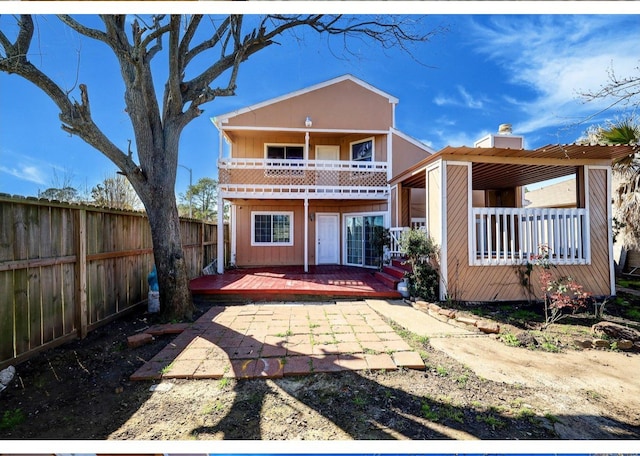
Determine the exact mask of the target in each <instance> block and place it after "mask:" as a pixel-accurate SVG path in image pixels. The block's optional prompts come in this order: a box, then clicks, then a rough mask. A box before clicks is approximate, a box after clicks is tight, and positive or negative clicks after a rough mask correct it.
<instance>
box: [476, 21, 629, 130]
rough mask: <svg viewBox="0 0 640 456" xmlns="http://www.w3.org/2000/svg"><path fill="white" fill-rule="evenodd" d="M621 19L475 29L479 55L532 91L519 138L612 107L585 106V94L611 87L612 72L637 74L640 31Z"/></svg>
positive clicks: (518, 23) (497, 24)
mask: <svg viewBox="0 0 640 456" xmlns="http://www.w3.org/2000/svg"><path fill="white" fill-rule="evenodd" d="M623 19H624V17H621V16H613V15H612V16H593V15H590V16H555V15H545V16H498V17H494V18H493V19H492V21H491V22H490V23H489V24H488V25H481V24H479V23H474V24H473V26H472V37H473V40H474V42H475V43H481V44H480V45H479V50H480V52H482V53H485V54H487V55H488V56H489V57H490V58H491V59H493V60H495V61H496V62H497V63H498V64H499V65H500V66H502V67H503V68H504V69H505V70H507V71H508V72H509V73H510V75H511V82H513V83H516V84H519V85H523V86H526V87H528V88H529V89H531V90H532V91H533V92H534V93H535V96H534V98H533V99H532V100H530V101H527V102H524V103H520V107H521V109H522V112H524V113H525V114H526V119H525V120H524V121H523V122H521V123H519V124H518V132H519V133H529V132H533V131H535V130H536V129H539V128H543V127H549V126H560V125H564V124H568V123H571V122H577V121H579V120H582V119H584V118H585V117H587V116H588V115H590V114H592V113H594V112H597V111H598V110H599V109H601V108H603V107H604V106H605V105H607V104H608V103H607V102H606V101H597V102H591V103H584V101H583V100H582V99H580V97H579V95H580V94H581V93H585V92H590V91H595V90H597V89H598V88H599V87H601V86H602V85H605V84H606V83H607V82H608V73H607V72H608V70H610V69H611V68H613V69H614V70H615V72H616V74H619V75H631V74H636V73H637V71H636V70H635V68H637V67H638V65H639V59H638V55H637V53H635V52H630V50H631V49H636V48H637V43H638V42H639V41H640V31H639V29H638V27H637V23H636V24H635V27H634V26H633V22H627V23H620V21H621V20H623Z"/></svg>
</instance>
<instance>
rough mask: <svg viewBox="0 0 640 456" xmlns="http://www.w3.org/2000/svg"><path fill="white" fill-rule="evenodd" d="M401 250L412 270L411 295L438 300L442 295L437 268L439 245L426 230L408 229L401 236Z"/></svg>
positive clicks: (408, 274)
mask: <svg viewBox="0 0 640 456" xmlns="http://www.w3.org/2000/svg"><path fill="white" fill-rule="evenodd" d="M400 252H401V253H402V254H403V255H405V256H406V257H407V260H406V261H407V263H409V264H410V265H411V268H412V272H410V273H407V276H406V277H407V278H408V282H409V283H408V288H409V293H410V294H411V296H414V297H420V298H423V299H425V300H427V301H436V300H438V298H439V296H440V274H439V272H438V269H437V259H438V258H437V257H438V246H437V245H436V244H435V242H433V239H432V238H431V237H430V236H429V235H428V234H427V232H426V231H424V230H420V229H417V230H408V231H405V232H403V233H402V236H400Z"/></svg>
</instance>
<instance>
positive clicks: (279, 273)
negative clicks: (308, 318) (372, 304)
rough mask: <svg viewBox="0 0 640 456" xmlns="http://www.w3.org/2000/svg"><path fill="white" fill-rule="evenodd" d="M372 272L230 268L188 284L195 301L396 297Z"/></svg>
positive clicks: (340, 268) (336, 268)
mask: <svg viewBox="0 0 640 456" xmlns="http://www.w3.org/2000/svg"><path fill="white" fill-rule="evenodd" d="M375 272H376V271H375V270H372V269H364V268H356V267H349V266H310V267H309V272H308V273H305V272H304V271H303V268H302V266H284V267H276V266H274V267H264V268H251V269H233V270H229V271H226V272H225V273H224V274H217V275H205V276H201V277H198V278H196V279H193V280H192V281H191V282H190V288H191V293H192V295H193V300H194V302H195V303H205V302H212V303H220V302H230V303H243V302H265V301H333V300H340V299H367V298H369V299H372V298H378V299H398V298H400V294H399V293H398V292H397V291H396V290H395V289H393V288H390V287H388V286H387V285H385V284H384V283H383V282H382V281H380V280H378V279H377V278H376V276H375Z"/></svg>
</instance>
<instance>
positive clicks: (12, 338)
mask: <svg viewBox="0 0 640 456" xmlns="http://www.w3.org/2000/svg"><path fill="white" fill-rule="evenodd" d="M81 223H82V224H84V225H83V226H85V227H86V228H84V236H80V231H81V230H80V228H79V226H80V225H81ZM216 232H217V227H216V226H215V225H213V224H208V223H202V222H199V221H196V220H182V221H181V234H182V239H183V248H184V254H185V259H186V263H187V268H188V272H189V276H190V277H197V276H199V275H200V274H201V271H202V268H203V267H204V266H206V265H207V264H209V263H210V262H211V261H212V260H213V259H214V258H216V251H217V250H216V240H217V235H216ZM225 247H226V246H225ZM80 249H82V251H85V252H86V254H85V255H79V253H78V252H79V251H80ZM225 250H228V249H227V248H225ZM152 268H153V251H152V243H151V233H150V230H149V225H148V222H147V219H146V217H144V216H143V215H140V214H137V213H130V212H121V211H109V210H102V209H100V208H95V207H82V206H76V205H66V204H57V203H50V202H48V201H44V200H35V199H24V198H11V197H5V196H0V368H3V367H4V366H5V365H7V364H9V363H15V362H21V361H23V360H24V359H26V358H28V357H29V356H31V355H33V354H35V353H37V352H38V351H40V350H42V349H43V348H46V347H49V346H52V345H55V344H57V343H61V342H64V341H65V340H68V339H69V338H74V337H83V336H84V335H85V334H84V332H85V331H86V330H91V329H93V328H95V327H96V326H99V325H100V324H103V323H105V322H106V321H109V320H111V319H112V318H114V317H115V316H117V315H119V314H120V313H122V312H124V311H126V310H128V309H130V308H131V307H133V306H135V305H136V304H139V303H141V302H144V301H145V300H146V298H147V292H148V285H147V275H148V274H149V272H150V271H151V269H152ZM80 271H85V275H84V276H83V277H80ZM83 284H86V285H85V286H83ZM81 289H83V292H82V293H81V292H80V290H81ZM84 289H86V294H85V293H84Z"/></svg>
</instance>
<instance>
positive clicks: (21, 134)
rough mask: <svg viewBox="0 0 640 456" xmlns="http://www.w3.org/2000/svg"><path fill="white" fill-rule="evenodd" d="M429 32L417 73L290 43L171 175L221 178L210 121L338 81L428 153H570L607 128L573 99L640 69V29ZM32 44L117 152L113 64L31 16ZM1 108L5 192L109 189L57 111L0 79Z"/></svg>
mask: <svg viewBox="0 0 640 456" xmlns="http://www.w3.org/2000/svg"><path fill="white" fill-rule="evenodd" d="M385 3H387V2H385ZM621 3H634V2H621ZM94 19H95V18H94ZM88 20H89V21H90V20H92V18H88ZM13 23H14V19H13V18H12V17H11V16H10V15H3V16H2V17H1V18H0V27H2V28H3V30H4V29H5V28H6V27H7V26H10V25H11V24H13ZM427 24H428V26H429V27H431V28H434V29H435V28H438V27H445V28H446V29H447V31H446V32H445V33H441V34H438V35H436V36H435V37H434V38H433V39H432V41H430V42H428V43H425V44H422V45H420V46H417V47H413V48H412V52H413V54H414V56H415V58H416V59H413V58H412V57H410V56H408V55H406V54H404V53H402V52H400V51H397V50H387V51H384V52H383V51H382V50H380V49H379V48H377V47H376V46H375V45H373V44H370V43H365V42H362V41H353V42H351V45H350V50H351V52H352V53H354V54H356V56H354V55H351V54H345V53H344V52H343V46H342V42H341V41H340V40H339V39H329V40H327V38H323V37H318V36H316V35H315V34H313V33H311V32H309V31H306V32H299V33H297V38H302V41H299V40H297V39H294V37H292V36H290V35H288V36H285V37H283V39H282V40H281V41H280V42H281V45H279V46H272V47H270V48H267V49H266V50H264V51H262V52H261V53H259V54H256V55H254V56H253V57H251V58H250V59H249V60H248V61H247V62H245V63H244V66H243V67H242V68H241V71H240V75H239V78H238V89H237V95H236V96H235V97H232V98H219V99H217V100H215V101H214V102H213V103H211V104H209V105H206V106H205V113H204V115H202V116H201V117H200V118H198V119H196V120H195V121H194V122H192V123H191V124H190V125H189V126H188V127H187V128H186V129H185V131H184V133H183V137H182V140H181V150H180V158H179V162H180V164H182V165H183V166H185V167H187V168H191V169H192V170H193V180H194V182H195V181H197V179H199V178H201V177H216V176H217V171H216V166H215V162H216V158H217V156H218V150H217V149H218V133H217V130H216V129H215V128H214V127H213V125H212V124H211V121H210V118H211V117H213V116H215V115H219V114H224V113H227V112H229V111H233V110H235V109H239V108H242V107H245V106H248V105H251V104H254V103H258V102H261V101H264V100H267V99H270V98H273V97H277V96H280V95H283V94H286V93H288V92H291V91H295V90H299V89H302V88H304V87H307V86H310V85H313V84H317V83H319V82H323V81H326V80H328V79H331V78H334V77H336V76H340V75H343V74H345V73H350V74H353V75H354V76H356V77H358V78H360V79H363V80H364V81H366V82H368V83H370V84H372V85H373V86H375V87H377V88H379V89H381V90H383V91H385V92H388V93H390V94H391V95H394V96H396V97H397V98H399V100H400V102H399V104H398V107H397V109H396V126H397V128H398V129H400V130H401V131H403V132H405V133H407V134H409V135H410V136H413V137H415V138H417V139H420V140H422V141H424V142H425V143H427V144H428V145H430V146H432V147H433V148H435V149H436V150H438V149H440V148H442V147H444V146H446V145H454V146H456V145H463V144H466V145H472V144H473V142H474V141H475V140H476V139H479V138H480V137H482V136H484V135H486V134H488V133H491V132H494V131H496V130H497V127H498V125H499V124H501V123H511V124H512V125H513V129H514V134H520V135H524V136H525V144H526V147H528V148H535V147H539V146H542V145H545V144H548V143H558V142H560V143H568V142H572V141H574V140H575V139H576V138H578V137H579V136H580V135H581V133H582V132H583V131H584V130H585V129H586V127H587V126H588V125H589V124H590V123H602V121H603V120H604V119H605V118H612V117H614V116H615V115H616V113H615V112H609V113H607V114H606V117H603V116H599V117H596V118H595V119H594V120H593V121H591V122H589V123H586V124H581V125H575V123H576V122H577V121H579V120H581V119H584V118H585V117H587V116H589V115H591V114H593V113H595V112H597V111H598V110H599V109H600V108H602V107H603V106H604V104H603V103H584V102H583V101H582V100H581V99H580V98H579V97H578V93H579V92H581V91H588V90H595V89H597V88H598V87H600V86H601V85H602V84H605V83H606V82H607V71H608V70H611V69H613V70H615V72H616V74H618V75H630V74H633V73H635V72H637V70H636V68H637V67H638V66H640V55H639V54H638V53H637V48H638V43H639V42H640V16H638V15H619V14H618V15H597V14H589V15H557V14H554V15H530V14H507V15H501V14H482V15H458V14H438V15H433V16H429V18H428V19H427ZM37 31H38V36H37V38H36V40H35V41H34V45H33V47H32V49H31V54H30V59H31V61H32V62H33V63H34V64H36V65H38V66H40V65H42V66H44V68H45V70H46V71H47V72H48V73H50V74H51V75H52V77H53V79H54V80H56V81H57V82H59V83H60V84H61V85H62V86H63V87H66V88H72V87H74V85H75V83H76V75H77V82H78V83H84V84H87V86H88V89H89V95H90V98H91V107H92V112H93V114H94V116H95V119H96V122H97V123H98V125H100V126H101V127H103V129H104V131H105V132H107V134H108V135H110V136H111V137H112V140H113V141H114V142H115V143H116V144H118V145H119V146H120V147H121V148H123V149H125V150H126V148H127V140H128V139H133V135H132V133H131V129H130V126H129V123H128V118H127V116H126V113H125V112H124V101H123V94H122V91H123V85H122V82H120V79H119V73H118V69H117V68H116V66H115V59H114V58H113V57H111V56H110V55H109V52H108V50H106V48H105V47H104V46H103V45H96V44H94V43H92V42H90V41H88V40H85V39H82V38H80V37H79V36H78V35H77V34H75V33H74V32H71V31H69V30H66V29H65V28H64V27H63V26H61V24H60V23H59V21H58V20H57V19H56V18H55V17H53V16H40V17H39V18H38V21H37ZM78 59H79V62H80V64H79V68H80V70H79V72H76V69H77V68H78V65H77V62H78ZM158 60H160V59H158ZM416 60H418V61H416ZM157 83H158V84H160V85H162V84H163V81H158V82H157ZM72 93H73V94H77V90H76V91H75V92H72ZM0 94H1V96H0V192H4V193H10V194H19V195H25V196H27V195H37V193H38V190H41V191H42V190H45V189H46V188H48V187H50V186H52V185H53V183H54V174H57V175H58V178H59V180H60V179H61V178H63V177H70V178H72V183H73V185H74V186H76V187H77V188H85V187H87V188H89V189H90V188H91V187H93V186H94V185H96V184H97V183H99V182H101V181H102V180H103V179H104V178H105V177H108V176H109V175H113V173H114V172H115V170H116V168H115V165H113V164H111V162H109V161H108V160H107V159H106V158H104V157H103V156H102V155H101V154H100V153H99V152H98V151H96V150H94V149H93V148H91V147H90V146H88V145H86V144H85V143H84V142H83V141H82V140H80V139H79V138H77V137H70V136H69V135H68V134H66V133H64V132H63V131H62V130H61V129H60V122H59V121H58V112H57V110H56V108H55V106H54V104H53V103H52V102H51V101H50V100H49V99H48V98H47V97H46V96H45V95H44V94H42V93H41V92H40V91H39V90H38V89H36V88H34V87H32V86H31V85H30V84H29V83H27V82H25V81H23V80H21V79H20V78H18V77H17V76H10V75H6V74H4V73H0ZM188 183H189V173H188V171H186V170H185V169H183V168H179V169H178V180H177V184H176V192H177V193H182V192H184V191H185V190H186V187H187V185H188Z"/></svg>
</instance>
